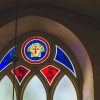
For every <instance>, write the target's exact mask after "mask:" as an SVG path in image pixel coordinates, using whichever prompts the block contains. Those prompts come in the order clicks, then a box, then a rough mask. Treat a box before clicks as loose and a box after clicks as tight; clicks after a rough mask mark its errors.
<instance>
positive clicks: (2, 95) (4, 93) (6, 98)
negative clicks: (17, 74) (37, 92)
mask: <svg viewBox="0 0 100 100" xmlns="http://www.w3.org/2000/svg"><path fill="white" fill-rule="evenodd" d="M14 94H15V95H14V100H17V98H16V92H15V93H14ZM12 95H13V84H12V82H11V80H10V79H9V78H8V77H7V76H5V77H4V78H3V79H2V80H1V81H0V100H12Z"/></svg>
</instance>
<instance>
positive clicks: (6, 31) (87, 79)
mask: <svg viewBox="0 0 100 100" xmlns="http://www.w3.org/2000/svg"><path fill="white" fill-rule="evenodd" d="M31 30H34V31H44V32H46V33H51V34H53V35H54V36H56V37H57V38H58V39H60V40H62V41H63V42H64V43H65V44H66V45H67V46H68V47H69V48H70V49H71V50H72V51H73V53H74V55H75V56H76V58H77V60H78V62H79V64H80V67H81V70H82V74H83V80H84V81H83V82H84V83H83V100H94V89H93V72H92V65H91V61H90V58H89V55H88V53H87V51H86V49H85V48H84V46H83V44H82V43H81V41H80V40H79V39H78V38H77V37H76V36H75V34H74V33H72V32H71V31H70V30H69V29H68V28H67V27H65V26H63V25H61V24H60V23H58V22H55V21H53V20H50V19H47V18H43V17H40V16H33V15H31V16H27V17H23V18H20V19H18V33H19V34H18V35H20V34H22V33H25V32H28V31H31ZM14 33H15V21H12V22H10V23H8V24H6V25H5V26H3V27H1V28H0V38H1V43H0V45H1V46H0V47H1V48H0V49H2V48H3V47H4V46H6V45H7V43H8V42H9V41H10V40H12V39H13V38H14ZM5 37H6V38H5Z"/></svg>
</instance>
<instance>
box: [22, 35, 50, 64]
mask: <svg viewBox="0 0 100 100" xmlns="http://www.w3.org/2000/svg"><path fill="white" fill-rule="evenodd" d="M21 54H22V57H23V58H24V60H26V61H27V62H28V63H31V64H39V63H42V62H44V61H45V60H46V59H47V58H48V56H49V54H50V45H49V43H48V42H47V40H46V39H44V38H42V37H39V36H34V37H31V38H29V39H27V40H26V41H25V42H24V43H23V45H22V48H21Z"/></svg>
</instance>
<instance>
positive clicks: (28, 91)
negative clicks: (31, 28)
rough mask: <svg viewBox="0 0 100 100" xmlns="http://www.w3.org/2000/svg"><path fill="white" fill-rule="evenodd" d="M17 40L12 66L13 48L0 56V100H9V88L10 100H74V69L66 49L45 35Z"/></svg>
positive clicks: (29, 36) (74, 64)
mask: <svg viewBox="0 0 100 100" xmlns="http://www.w3.org/2000/svg"><path fill="white" fill-rule="evenodd" d="M18 40H19V41H20V42H18V43H17V54H16V57H17V58H18V60H17V61H16V64H15V65H16V66H14V56H15V47H14V45H9V46H7V50H3V51H1V52H0V55H1V56H0V100H12V96H13V87H14V88H15V90H14V92H15V93H14V100H78V95H77V94H78V84H79V83H78V82H77V80H78V78H79V77H78V74H77V72H76V71H77V70H78V69H77V66H76V62H75V63H74V62H73V59H74V58H73V59H71V58H72V57H73V56H72V54H71V53H69V51H68V52H67V50H69V49H67V47H66V46H65V45H64V44H63V45H62V43H60V41H59V40H56V39H55V38H54V37H53V36H51V35H49V34H46V33H43V34H41V33H40V32H34V34H29V33H26V34H25V35H24V34H23V35H22V36H21V37H18ZM53 40H55V41H53ZM11 44H14V43H13V41H12V43H11ZM75 61H76V60H75ZM76 69H77V70H76ZM76 76H77V77H76Z"/></svg>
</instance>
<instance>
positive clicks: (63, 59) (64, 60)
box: [54, 46, 76, 76]
mask: <svg viewBox="0 0 100 100" xmlns="http://www.w3.org/2000/svg"><path fill="white" fill-rule="evenodd" d="M54 60H55V61H56V62H58V63H60V64H62V65H63V66H64V67H66V68H67V69H69V70H70V71H71V72H72V74H74V76H76V72H75V69H74V66H73V63H72V61H71V60H70V58H69V57H68V55H67V54H66V53H65V52H64V51H63V50H62V49H61V48H60V47H58V46H56V55H55V58H54Z"/></svg>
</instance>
